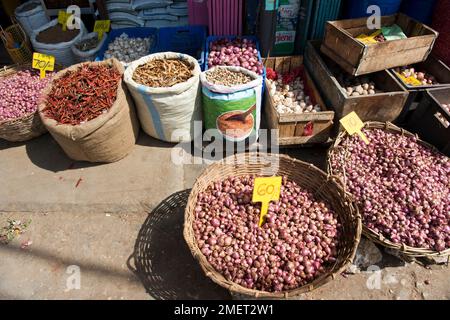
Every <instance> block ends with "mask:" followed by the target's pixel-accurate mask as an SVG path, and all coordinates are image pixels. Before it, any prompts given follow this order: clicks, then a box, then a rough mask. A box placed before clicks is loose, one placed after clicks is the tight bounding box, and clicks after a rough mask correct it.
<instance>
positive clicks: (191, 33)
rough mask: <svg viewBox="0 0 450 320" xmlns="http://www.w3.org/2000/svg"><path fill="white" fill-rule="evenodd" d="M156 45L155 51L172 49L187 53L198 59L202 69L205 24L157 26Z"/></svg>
mask: <svg viewBox="0 0 450 320" xmlns="http://www.w3.org/2000/svg"><path fill="white" fill-rule="evenodd" d="M158 39H159V40H158V46H157V47H155V52H165V51H173V52H180V53H184V54H188V55H190V56H192V57H194V58H196V59H197V60H198V63H199V65H200V68H201V69H202V70H204V62H205V57H204V55H205V39H206V27H205V26H185V27H165V28H159V34H158Z"/></svg>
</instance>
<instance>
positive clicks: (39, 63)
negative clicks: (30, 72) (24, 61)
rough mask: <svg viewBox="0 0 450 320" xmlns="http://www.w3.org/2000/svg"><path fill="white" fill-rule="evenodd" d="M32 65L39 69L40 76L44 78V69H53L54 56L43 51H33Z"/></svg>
mask: <svg viewBox="0 0 450 320" xmlns="http://www.w3.org/2000/svg"><path fill="white" fill-rule="evenodd" d="M32 67H33V68H34V69H38V70H40V71H41V78H45V72H46V71H53V70H54V69H55V57H54V56H50V55H47V54H43V53H38V52H34V53H33V63H32Z"/></svg>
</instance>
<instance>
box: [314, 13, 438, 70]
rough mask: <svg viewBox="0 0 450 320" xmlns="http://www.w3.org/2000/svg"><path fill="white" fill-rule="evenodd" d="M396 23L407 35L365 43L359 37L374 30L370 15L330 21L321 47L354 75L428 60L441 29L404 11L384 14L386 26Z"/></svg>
mask: <svg viewBox="0 0 450 320" xmlns="http://www.w3.org/2000/svg"><path fill="white" fill-rule="evenodd" d="M394 23H396V24H397V25H399V26H400V27H401V28H402V30H403V32H404V33H405V34H406V36H407V37H408V38H407V39H401V40H393V41H386V42H380V43H376V44H370V45H365V44H363V43H361V42H360V41H358V40H356V39H355V37H356V36H358V35H360V34H362V33H366V34H367V33H370V32H371V31H373V30H369V29H368V28H367V18H360V19H349V20H339V21H328V22H327V24H326V27H325V38H324V42H323V44H322V47H321V51H322V52H323V53H325V54H326V55H327V56H329V57H330V58H331V59H333V60H334V61H335V62H336V63H338V64H339V65H340V66H341V67H342V68H343V69H344V70H345V71H347V72H348V73H349V74H352V75H362V74H368V73H372V72H377V71H381V70H385V69H390V68H394V67H398V66H404V65H408V64H414V63H417V62H421V61H424V60H426V58H427V57H428V55H429V54H430V52H431V50H432V48H433V45H434V42H435V41H436V38H437V36H438V33H437V32H436V31H434V30H433V29H431V28H430V27H428V26H426V25H424V24H422V23H420V22H418V21H416V20H413V19H411V18H409V17H408V16H406V15H404V14H401V13H399V14H396V15H392V16H383V17H381V25H382V26H390V25H392V24H394Z"/></svg>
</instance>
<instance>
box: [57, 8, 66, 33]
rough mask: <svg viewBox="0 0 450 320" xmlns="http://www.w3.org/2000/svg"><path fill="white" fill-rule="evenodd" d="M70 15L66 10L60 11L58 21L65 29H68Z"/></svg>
mask: <svg viewBox="0 0 450 320" xmlns="http://www.w3.org/2000/svg"><path fill="white" fill-rule="evenodd" d="M68 18H69V15H68V14H67V13H66V12H65V11H62V10H61V11H58V23H59V24H61V25H62V29H63V31H66V30H67V19H68Z"/></svg>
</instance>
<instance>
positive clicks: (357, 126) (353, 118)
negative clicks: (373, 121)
mask: <svg viewBox="0 0 450 320" xmlns="http://www.w3.org/2000/svg"><path fill="white" fill-rule="evenodd" d="M339 122H340V123H341V124H342V126H343V127H344V129H345V130H346V131H347V132H348V134H349V135H354V134H355V133H356V134H357V135H358V136H359V137H360V138H361V139H362V140H363V141H364V142H365V143H366V144H369V140H368V139H367V137H366V135H365V134H364V133H362V131H361V129H362V128H363V127H364V123H362V121H361V119H360V118H359V117H358V115H357V114H356V112H355V111H353V112H350V113H349V114H348V115H346V116H345V117H343V118H342V119H341V120H339Z"/></svg>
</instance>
